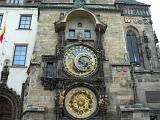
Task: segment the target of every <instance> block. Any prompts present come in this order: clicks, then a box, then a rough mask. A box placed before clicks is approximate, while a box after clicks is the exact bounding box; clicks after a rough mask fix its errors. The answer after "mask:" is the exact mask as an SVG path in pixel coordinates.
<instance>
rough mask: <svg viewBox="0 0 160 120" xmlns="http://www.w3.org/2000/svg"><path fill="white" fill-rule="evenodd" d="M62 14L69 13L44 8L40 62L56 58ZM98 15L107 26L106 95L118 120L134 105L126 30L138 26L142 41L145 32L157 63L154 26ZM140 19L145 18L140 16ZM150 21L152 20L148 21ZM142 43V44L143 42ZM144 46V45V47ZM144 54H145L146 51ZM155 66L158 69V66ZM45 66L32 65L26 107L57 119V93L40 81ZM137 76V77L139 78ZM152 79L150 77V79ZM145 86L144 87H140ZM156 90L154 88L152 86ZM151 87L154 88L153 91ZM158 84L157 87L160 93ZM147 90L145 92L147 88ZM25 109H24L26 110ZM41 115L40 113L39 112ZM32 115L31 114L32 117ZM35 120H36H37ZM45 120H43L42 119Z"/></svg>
mask: <svg viewBox="0 0 160 120" xmlns="http://www.w3.org/2000/svg"><path fill="white" fill-rule="evenodd" d="M61 12H67V10H62V9H61V10H60V9H41V10H40V17H39V24H38V32H37V38H36V45H35V49H34V51H35V52H36V54H37V58H36V59H37V61H38V62H39V63H41V62H42V61H41V59H42V58H41V55H55V51H56V45H57V40H58V35H57V33H56V32H55V26H54V23H55V22H56V21H57V20H59V16H60V13H61ZM94 13H95V14H99V15H100V19H101V21H102V22H104V23H105V24H107V25H108V27H107V30H106V32H105V34H104V35H103V47H104V50H105V58H106V61H104V66H103V67H104V74H105V84H106V88H107V89H106V93H107V96H108V118H109V120H115V119H116V120H117V119H118V116H117V111H118V109H117V108H118V107H119V105H121V104H122V105H123V104H130V103H132V102H133V91H132V81H131V74H130V71H131V68H130V66H129V62H128V60H127V57H126V55H128V54H127V53H128V52H127V47H126V40H125V36H126V30H127V27H128V26H130V25H132V26H134V27H136V28H137V29H138V31H139V34H140V39H141V41H142V40H143V38H142V36H143V31H144V30H145V31H146V32H147V36H148V39H149V43H150V44H149V45H150V46H151V48H153V49H152V53H153V54H152V55H153V57H152V58H153V59H154V62H155V63H156V64H158V62H157V58H156V56H155V45H154V42H153V30H152V26H151V24H147V25H144V24H142V23H141V24H139V23H136V22H135V21H134V22H133V23H125V22H124V17H122V16H121V12H120V11H119V12H118V11H109V10H108V11H107V10H106V11H103V10H102V11H94ZM137 19H142V18H141V17H137ZM149 19H150V18H149ZM142 42H143V41H142ZM142 46H143V47H144V45H142ZM143 52H145V51H143ZM144 59H145V68H147V69H148V70H149V69H150V66H149V62H148V60H146V57H145V54H144ZM154 66H155V67H153V68H154V69H155V70H156V69H157V68H156V65H154ZM42 67H43V63H41V64H39V65H34V66H33V65H31V69H30V75H29V77H30V82H29V89H28V95H27V96H26V98H25V100H26V101H25V103H24V104H25V107H24V108H26V109H27V106H28V105H34V106H42V107H44V108H45V112H41V116H43V115H44V116H45V117H44V120H55V119H56V118H55V114H54V112H53V111H54V106H55V103H54V101H55V93H56V91H50V90H45V89H44V87H43V85H42V84H41V81H40V76H41V73H42ZM136 77H137V78H136ZM136 77H135V78H136V79H137V80H138V79H140V78H141V79H146V74H143V75H138V76H136ZM152 77H153V76H152V75H151V76H150V78H152ZM154 77H155V78H158V79H159V76H157V75H155V76H154ZM141 85H142V86H141ZM145 85H146V84H139V86H138V88H137V89H138V90H141V91H143V90H142V89H143V87H144V86H145ZM152 87H153V86H152ZM152 87H151V88H152ZM157 87H158V85H157V86H156V87H155V89H156V90H158V88H157ZM147 88H148V87H145V88H144V89H147ZM139 93H140V94H138V96H139V98H142V102H145V101H144V100H143V99H144V96H143V95H142V94H143V93H142V92H139ZM141 95H142V96H141ZM24 110H25V109H24ZM37 114H39V113H37ZM29 115H31V114H29ZM27 116H28V113H27V114H26V115H24V120H25V119H27V118H28V117H27ZM31 116H32V118H35V119H36V118H37V115H36V114H33V115H31ZM35 119H34V120H35ZM42 120H43V119H42Z"/></svg>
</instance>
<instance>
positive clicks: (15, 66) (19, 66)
mask: <svg viewBox="0 0 160 120" xmlns="http://www.w3.org/2000/svg"><path fill="white" fill-rule="evenodd" d="M9 67H10V68H27V66H24V65H12V66H9Z"/></svg>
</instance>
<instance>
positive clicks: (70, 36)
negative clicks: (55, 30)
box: [68, 29, 76, 38]
mask: <svg viewBox="0 0 160 120" xmlns="http://www.w3.org/2000/svg"><path fill="white" fill-rule="evenodd" d="M71 31H72V32H73V31H74V36H70V35H71V34H70V32H71ZM68 37H69V38H75V37H76V30H75V29H69V33H68Z"/></svg>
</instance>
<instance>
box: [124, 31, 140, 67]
mask: <svg viewBox="0 0 160 120" xmlns="http://www.w3.org/2000/svg"><path fill="white" fill-rule="evenodd" d="M126 39H127V48H128V52H129V60H130V62H131V63H135V64H141V63H142V61H143V60H142V56H141V46H140V41H139V37H138V32H137V31H136V30H135V29H134V28H129V29H128V31H127V34H126Z"/></svg>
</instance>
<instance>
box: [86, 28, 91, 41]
mask: <svg viewBox="0 0 160 120" xmlns="http://www.w3.org/2000/svg"><path fill="white" fill-rule="evenodd" d="M87 32H88V33H90V34H89V35H90V36H89V37H87V36H86V33H87ZM84 37H85V38H87V39H90V38H92V33H91V30H88V29H86V30H84Z"/></svg>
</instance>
